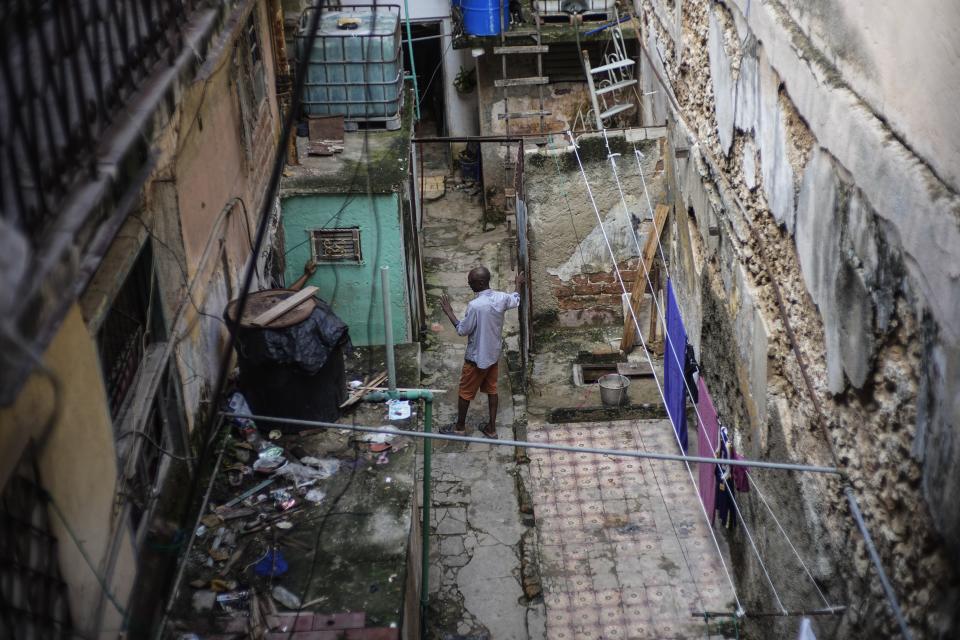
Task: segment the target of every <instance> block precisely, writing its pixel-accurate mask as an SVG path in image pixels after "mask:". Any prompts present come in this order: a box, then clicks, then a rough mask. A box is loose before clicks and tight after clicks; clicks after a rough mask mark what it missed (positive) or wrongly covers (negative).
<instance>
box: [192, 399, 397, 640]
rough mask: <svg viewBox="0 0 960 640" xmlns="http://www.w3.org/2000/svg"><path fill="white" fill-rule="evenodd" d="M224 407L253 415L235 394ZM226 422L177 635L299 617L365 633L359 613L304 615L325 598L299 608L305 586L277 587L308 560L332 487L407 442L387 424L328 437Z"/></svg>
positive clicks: (258, 629)
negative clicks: (380, 429)
mask: <svg viewBox="0 0 960 640" xmlns="http://www.w3.org/2000/svg"><path fill="white" fill-rule="evenodd" d="M228 409H229V411H230V412H231V413H235V414H241V415H242V414H247V415H250V414H251V412H250V409H249V407H248V405H247V402H246V400H245V399H244V397H243V396H242V395H241V394H240V393H234V394H233V395H232V396H231V397H230V399H229V402H228ZM230 420H231V423H232V433H231V435H230V436H229V437H228V440H227V442H226V444H225V448H224V453H223V456H222V458H221V460H222V464H221V467H220V469H218V470H217V471H218V473H217V476H216V477H215V478H214V480H213V488H212V491H211V497H210V501H209V503H208V505H207V507H206V511H205V513H203V514H202V516H201V517H200V520H199V525H198V527H197V530H196V539H195V542H194V545H193V548H192V551H191V553H190V556H189V557H188V558H187V560H186V562H187V568H186V571H185V578H184V583H185V584H184V586H182V587H181V588H180V600H181V601H182V602H183V603H184V606H183V607H181V608H180V611H179V612H178V614H179V615H175V616H174V621H173V627H174V628H175V629H176V630H177V632H178V634H179V635H178V636H176V637H181V638H182V637H189V638H194V637H195V638H206V637H211V636H209V635H208V634H210V633H215V634H218V635H217V636H216V637H218V638H221V637H227V638H232V637H236V638H241V637H243V638H246V637H263V636H264V635H265V634H266V633H268V632H287V631H290V630H292V629H294V628H296V629H297V630H298V631H302V630H304V628H303V627H304V624H305V623H304V620H303V619H305V618H310V619H312V620H313V621H314V623H316V624H318V625H319V624H322V625H324V626H322V628H323V629H325V630H336V629H338V628H342V629H349V628H362V627H364V624H365V623H364V614H363V613H353V614H336V615H323V614H316V615H315V614H312V613H309V610H310V609H311V608H315V607H316V605H319V604H321V602H322V601H323V600H324V598H320V599H315V600H313V601H303V600H302V598H303V596H304V594H305V593H306V592H307V590H306V589H304V588H303V585H302V584H301V582H302V581H300V580H294V581H292V582H291V584H288V585H284V576H285V575H286V574H288V572H289V571H292V570H293V569H295V568H296V567H295V565H296V563H297V562H302V563H303V564H307V565H308V564H309V563H310V559H311V557H312V555H313V554H314V553H315V552H316V549H315V548H314V545H315V543H316V540H317V537H316V530H317V526H318V523H319V522H320V520H321V519H322V518H323V516H324V514H325V513H326V512H327V511H328V510H329V508H330V506H329V505H330V503H331V501H332V498H330V496H331V493H332V492H334V487H338V486H342V482H343V481H344V479H345V478H346V477H347V475H348V474H349V473H350V469H351V468H353V469H356V470H359V469H362V468H364V467H366V468H367V470H372V469H371V467H374V466H376V465H387V464H388V463H389V462H390V455H391V453H393V452H397V451H400V450H402V449H403V448H404V447H406V446H407V445H408V443H407V442H406V439H403V438H398V437H397V436H399V435H400V434H401V433H402V431H401V430H400V429H397V428H396V427H390V426H387V427H385V429H393V430H395V431H396V432H397V433H396V434H394V433H376V434H349V433H346V432H336V431H326V432H324V433H323V436H322V437H318V438H310V437H309V434H311V433H314V432H302V433H301V435H300V436H297V435H283V434H282V433H281V432H280V431H270V432H269V433H267V434H264V433H262V432H261V431H260V430H259V429H258V427H257V425H256V424H255V423H254V421H253V420H251V419H249V418H231V419H230ZM304 436H305V437H304ZM308 449H311V450H312V451H308ZM345 470H346V471H345ZM338 476H339V480H340V482H341V484H340V485H338V484H337V483H338ZM298 532H299V533H301V534H302V535H300V536H298V535H297V533H298ZM301 573H302V572H301ZM187 585H189V587H187ZM309 624H313V623H307V625H308V626H309ZM331 625H333V626H331ZM338 625H339V626H338ZM342 625H347V626H342ZM358 625H359V626H358ZM313 628H318V627H313ZM198 634H199V635H198Z"/></svg>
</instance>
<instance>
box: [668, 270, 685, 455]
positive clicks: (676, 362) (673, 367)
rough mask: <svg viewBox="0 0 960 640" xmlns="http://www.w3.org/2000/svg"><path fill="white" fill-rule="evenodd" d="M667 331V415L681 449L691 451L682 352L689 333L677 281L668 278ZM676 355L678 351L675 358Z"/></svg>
mask: <svg viewBox="0 0 960 640" xmlns="http://www.w3.org/2000/svg"><path fill="white" fill-rule="evenodd" d="M666 315H667V317H666V324H667V331H666V336H665V337H666V344H665V345H664V357H663V395H664V404H666V407H667V414H668V415H669V416H670V421H671V422H672V423H673V429H674V431H676V432H677V439H678V440H679V442H680V448H681V449H683V452H684V453H686V452H687V391H686V389H685V386H684V377H683V366H682V365H681V361H680V352H681V350H682V349H683V346H684V345H686V344H687V332H686V330H685V329H684V328H683V318H682V317H681V316H680V305H678V304H677V298H676V295H675V294H674V292H673V283H672V282H671V281H670V280H669V279H668V280H667V314H666ZM673 354H676V357H674V355H673Z"/></svg>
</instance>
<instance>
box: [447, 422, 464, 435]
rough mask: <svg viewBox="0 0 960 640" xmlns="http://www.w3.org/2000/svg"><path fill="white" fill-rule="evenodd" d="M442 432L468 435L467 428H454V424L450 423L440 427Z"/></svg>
mask: <svg viewBox="0 0 960 640" xmlns="http://www.w3.org/2000/svg"><path fill="white" fill-rule="evenodd" d="M440 433H442V434H444V435H454V436H465V435H467V430H466V429H462V430H458V429H454V425H452V424H448V425H444V426H442V427H440Z"/></svg>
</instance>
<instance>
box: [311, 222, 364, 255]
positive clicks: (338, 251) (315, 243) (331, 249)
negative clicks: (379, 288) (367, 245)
mask: <svg viewBox="0 0 960 640" xmlns="http://www.w3.org/2000/svg"><path fill="white" fill-rule="evenodd" d="M309 233H310V239H311V243H310V244H311V245H312V247H313V259H314V260H315V261H316V262H347V263H351V264H360V263H361V262H362V261H363V252H362V251H361V248H360V229H357V228H351V229H313V230H311V231H310V232H309Z"/></svg>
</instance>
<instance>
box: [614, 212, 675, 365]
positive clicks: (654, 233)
mask: <svg viewBox="0 0 960 640" xmlns="http://www.w3.org/2000/svg"><path fill="white" fill-rule="evenodd" d="M668 213H670V207H668V206H667V205H665V204H658V205H657V209H656V211H655V212H654V214H653V229H651V230H650V234H649V235H648V236H647V242H646V244H645V245H644V246H643V256H641V260H642V262H643V264H642V266H641V267H640V269H639V270H638V271H637V277H636V278H635V279H634V281H633V291H632V292H631V293H630V307H631V308H632V309H633V314H627V317H626V318H624V319H623V339H622V340H620V350H621V351H624V352H628V351H630V350H631V349H633V345H634V343H635V342H636V339H637V327H636V325H635V324H634V321H633V316H634V315H638V316H639V314H640V304H641V303H642V302H643V294H644V291H645V290H646V288H647V274H648V273H650V268H651V267H652V266H653V258H654V256H656V255H657V244H658V243H659V238H660V234H661V233H663V226H664V225H665V224H666V222H667V214H668Z"/></svg>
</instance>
